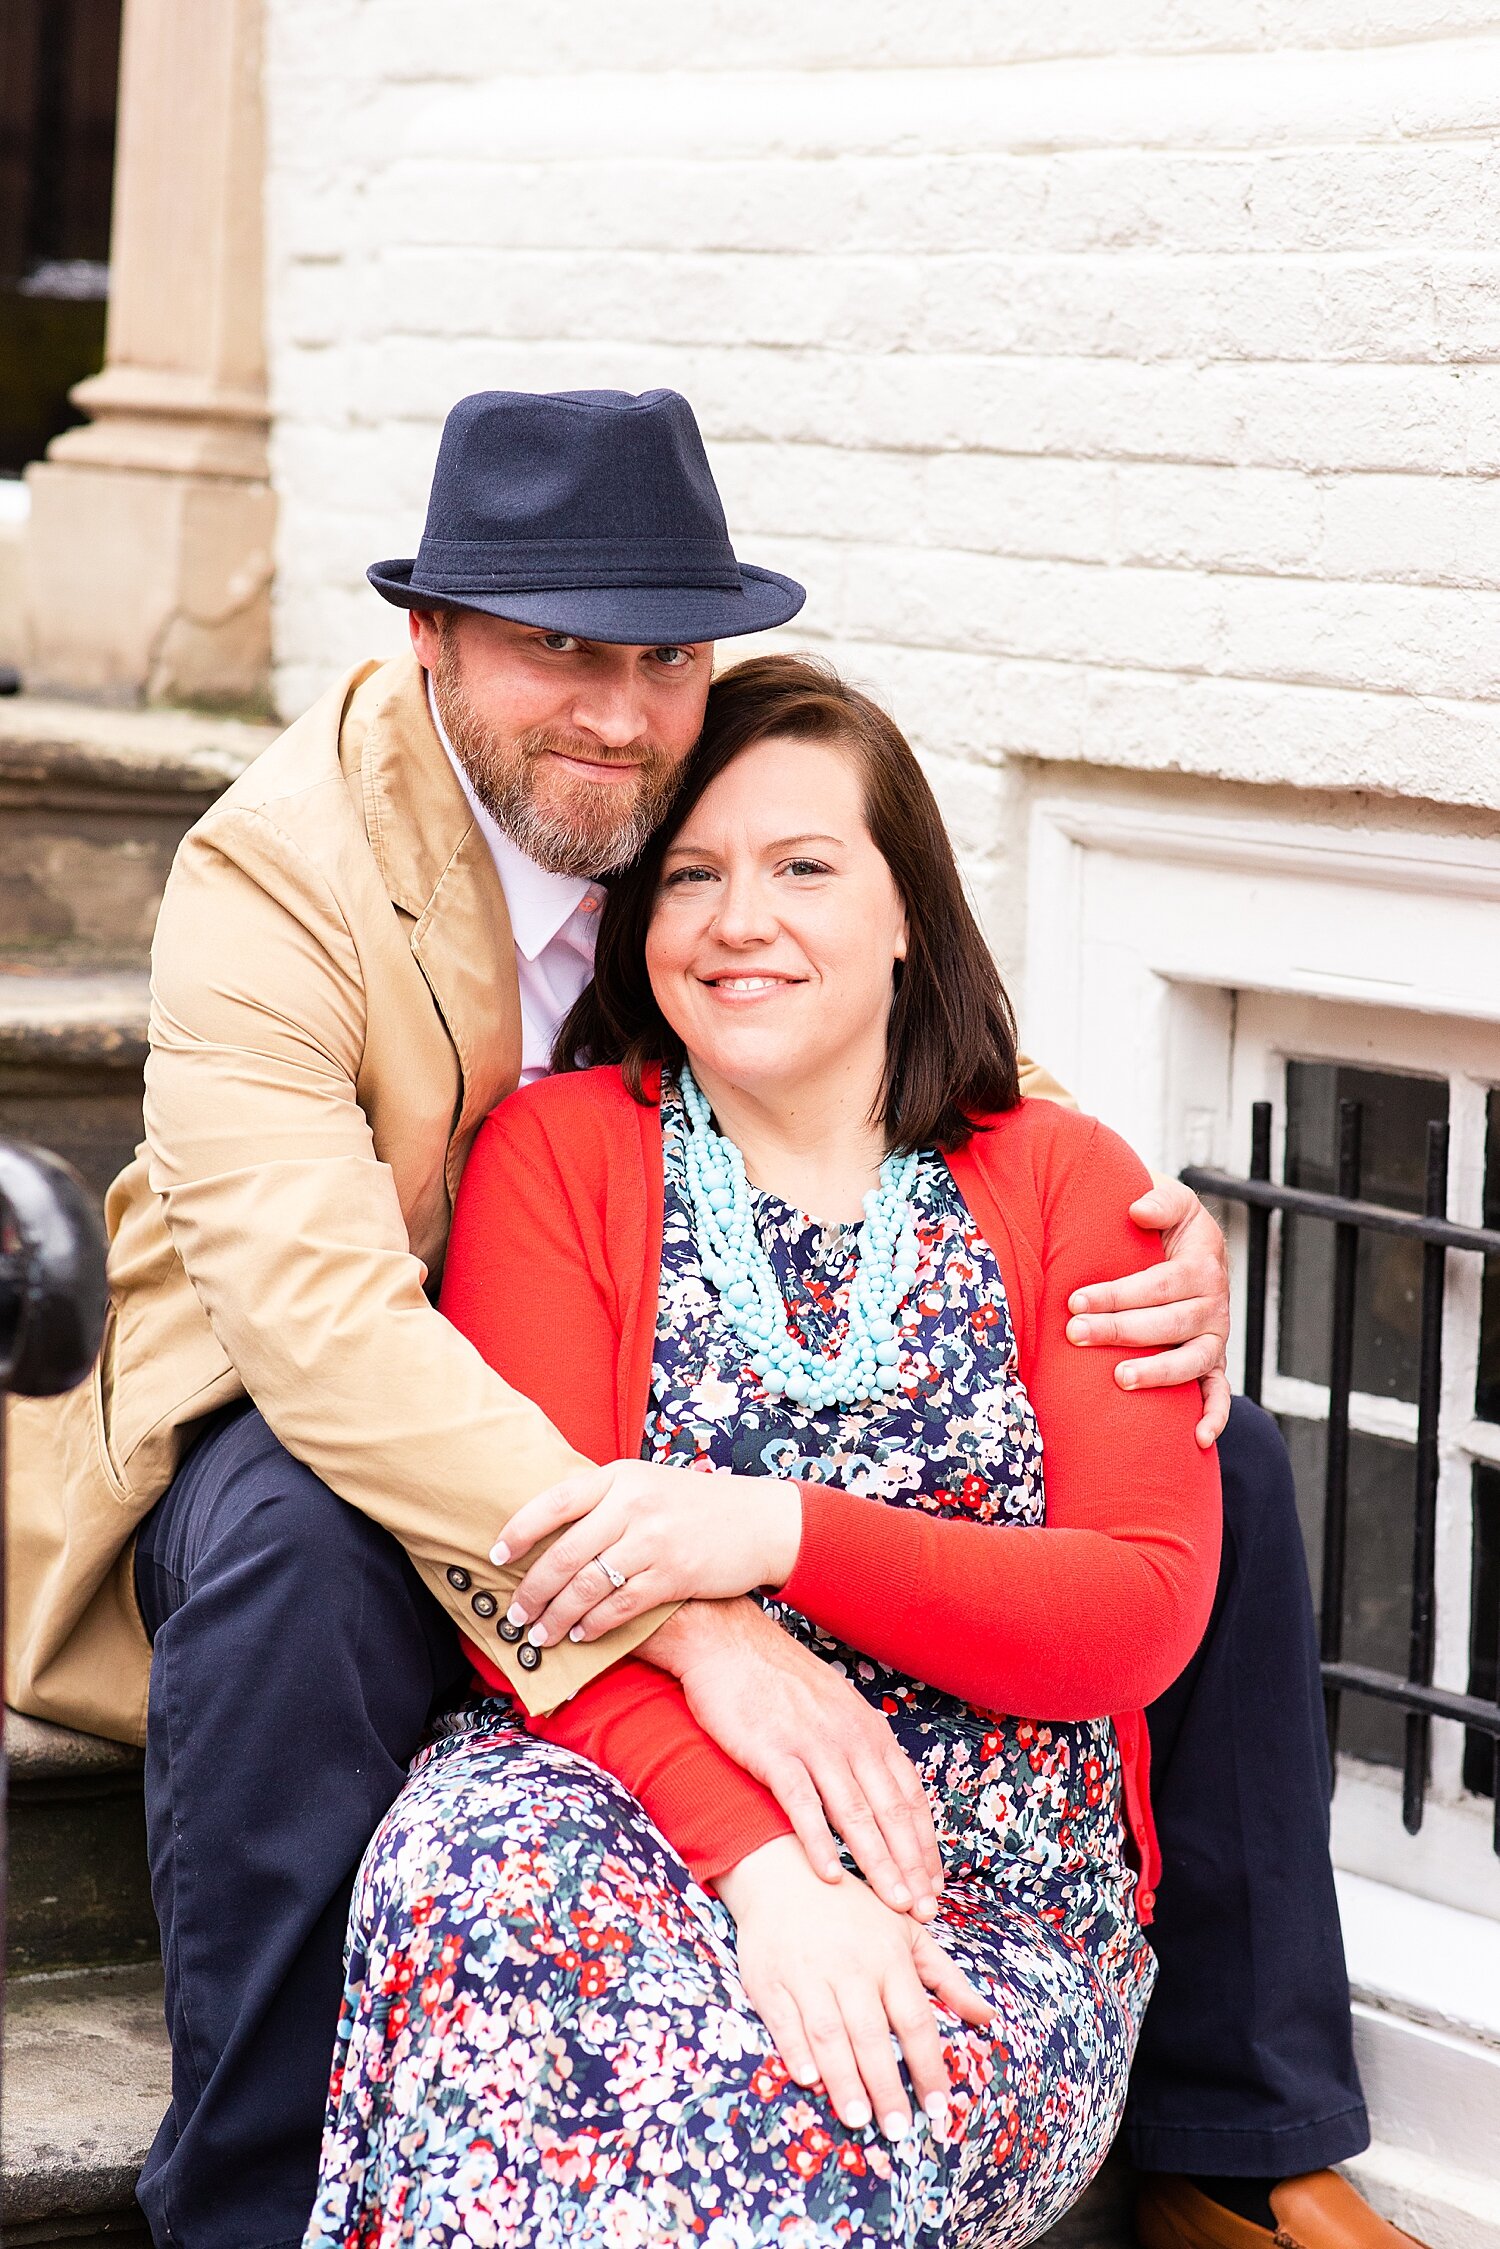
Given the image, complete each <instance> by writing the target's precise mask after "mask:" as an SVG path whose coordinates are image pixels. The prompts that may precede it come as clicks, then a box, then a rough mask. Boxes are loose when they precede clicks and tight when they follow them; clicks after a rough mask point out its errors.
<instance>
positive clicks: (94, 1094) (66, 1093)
mask: <svg viewBox="0 0 1500 2249" xmlns="http://www.w3.org/2000/svg"><path fill="white" fill-rule="evenodd" d="M3 707H4V706H3V704H0V709H3ZM3 832H4V823H3V821H0V834H3ZM149 999H150V988H149V981H148V976H147V972H146V970H145V969H144V968H143V967H128V966H126V967H121V966H114V967H96V968H89V969H72V970H62V969H58V968H56V967H44V966H40V965H39V964H38V963H37V962H36V961H34V960H25V959H17V958H16V957H15V956H14V955H7V954H5V953H3V952H0V1138H6V1139H13V1140H29V1141H33V1142H35V1143H36V1144H37V1145H39V1146H41V1147H44V1148H51V1149H53V1150H54V1151H55V1152H56V1153H57V1154H58V1155H60V1156H64V1157H66V1159H67V1161H68V1162H69V1163H71V1164H74V1165H76V1166H77V1168H78V1170H79V1171H81V1172H82V1174H83V1176H84V1178H85V1179H87V1180H88V1182H89V1184H90V1185H91V1186H92V1187H93V1188H94V1190H95V1192H96V1193H97V1194H98V1195H99V1197H100V1198H101V1200H102V1199H103V1195H104V1191H105V1189H106V1188H107V1187H108V1185H109V1183H110V1181H111V1179H113V1177H114V1175H115V1173H116V1172H117V1171H118V1170H119V1169H120V1167H121V1166H122V1165H123V1164H125V1163H127V1162H128V1161H129V1159H130V1157H131V1154H132V1153H133V1151H134V1149H135V1146H136V1143H137V1141H138V1140H139V1139H140V1137H141V1072H142V1069H143V1067H144V1065H145V1060H146V1014H147V1007H148V1004H149Z"/></svg>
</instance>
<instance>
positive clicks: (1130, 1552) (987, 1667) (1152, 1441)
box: [782, 1114, 1219, 1718]
mask: <svg viewBox="0 0 1500 2249" xmlns="http://www.w3.org/2000/svg"><path fill="white" fill-rule="evenodd" d="M1057 1121H1058V1123H1059V1124H1062V1122H1063V1118H1062V1115H1061V1114H1060V1115H1059V1117H1058V1120H1057ZM1144 1183H1145V1173H1144V1171H1143V1168H1142V1166H1141V1164H1140V1163H1139V1161H1138V1160H1137V1158H1136V1157H1135V1156H1134V1155H1133V1154H1132V1153H1131V1151H1130V1150H1129V1149H1128V1148H1127V1147H1126V1146H1125V1144H1124V1142H1123V1141H1121V1140H1119V1139H1117V1138H1116V1136H1115V1135H1114V1134H1113V1133H1112V1132H1109V1131H1108V1130H1107V1129H1106V1128H1105V1127H1104V1126H1102V1125H1099V1124H1095V1123H1092V1121H1090V1120H1085V1119H1082V1118H1075V1117H1069V1118H1067V1129H1066V1130H1062V1131H1058V1132H1057V1133H1054V1134H1044V1135H1042V1136H1041V1160H1040V1162H1039V1165H1038V1178H1037V1187H1038V1201H1039V1208H1040V1224H1041V1241H1040V1245H1039V1246H1040V1253H1041V1268H1042V1275H1041V1284H1040V1289H1039V1293H1038V1297H1037V1303H1036V1307H1035V1313H1034V1317H1033V1319H1032V1322H1031V1330H1032V1332H1031V1333H1030V1334H1029V1335H1028V1336H1026V1337H1025V1338H1024V1339H1023V1343H1022V1351H1021V1369H1022V1374H1023V1377H1024V1379H1025V1382H1026V1385H1027V1389H1028V1391H1029V1393H1030V1396H1031V1401H1032V1404H1033V1406H1034V1408H1035V1410H1036V1417H1037V1422H1038V1425H1039V1427H1040V1430H1041V1435H1042V1450H1043V1463H1044V1473H1045V1477H1046V1490H1047V1523H1046V1527H1045V1529H1030V1528H1023V1527H1019V1526H1014V1525H1006V1524H995V1525H989V1524H979V1523H966V1522H951V1521H937V1520H934V1519H933V1518H932V1517H930V1516H925V1515H919V1514H917V1513H915V1512H913V1511H910V1510H903V1509H898V1508H892V1507H883V1506H880V1505H877V1504H874V1503H872V1502H870V1501H867V1500H862V1499H858V1498H855V1497H852V1496H851V1495H850V1494H849V1493H847V1492H842V1491H835V1490H832V1489H830V1488H829V1487H828V1486H826V1485H820V1484H808V1485H804V1486H803V1487H802V1490H803V1510H802V1526H803V1527H802V1544H801V1548H800V1551H799V1553H798V1558H797V1565H796V1568H795V1569H794V1570H793V1572H792V1575H791V1577H790V1578H789V1579H788V1580H787V1582H786V1584H785V1586H784V1587H783V1588H782V1598H783V1599H785V1600H788V1601H790V1602H791V1603H792V1604H793V1606H794V1607H796V1608H799V1609H801V1610H802V1612H803V1614H804V1615H806V1616H808V1617H810V1618H811V1619H812V1620H813V1621H814V1622H815V1623H817V1624H819V1625H821V1626H823V1627H824V1629H825V1630H827V1631H829V1632H833V1633H835V1634H836V1635H837V1636H838V1637H839V1638H840V1639H843V1640H846V1641H848V1642H849V1643H850V1644H851V1645H852V1646H855V1647H858V1648H861V1649H863V1650H864V1651H865V1653H866V1654H868V1655H872V1656H875V1657H878V1658H879V1659H880V1660H881V1661H882V1662H885V1663H890V1664H893V1665H896V1666H897V1667H898V1668H900V1669H902V1670H905V1671H910V1672H913V1673H915V1674H916V1676H917V1677H918V1678H921V1679H925V1680H926V1681H927V1682H928V1683H929V1684H930V1685H932V1686H935V1687H941V1688H945V1689H946V1690H947V1691H948V1692H949V1693H952V1694H957V1695H961V1696H963V1698H964V1699H965V1700H966V1701H969V1702H973V1703H977V1704H978V1705H979V1706H980V1708H982V1709H988V1710H1003V1711H1010V1712H1014V1713H1016V1714H1017V1715H1020V1716H1025V1717H1036V1718H1097V1717H1108V1716H1111V1715H1113V1714H1114V1713H1116V1712H1120V1711H1128V1710H1139V1709H1142V1708H1144V1706H1145V1705H1146V1704H1147V1703H1148V1702H1151V1701H1152V1700H1154V1698H1155V1697H1156V1696H1157V1695H1159V1694H1160V1693H1162V1691H1163V1690H1164V1689H1165V1688H1166V1687H1168V1686H1169V1685H1170V1684H1171V1682H1172V1681H1173V1679H1175V1678H1176V1677H1177V1675H1178V1673H1179V1672H1180V1671H1181V1670H1182V1668H1183V1666H1184V1665H1185V1664H1186V1663H1187V1661H1188V1659H1189V1657H1190V1656H1191V1655H1192V1653H1193V1650H1194V1649H1195V1648H1196V1646H1197V1644H1198V1641H1199V1639H1200V1638H1201V1636H1202V1633H1203V1629H1204V1626H1205V1624H1206V1623H1207V1621H1208V1613H1209V1608H1210V1606H1211V1604H1212V1601H1213V1592H1214V1585H1215V1582H1216V1577H1217V1571H1218V1554H1219V1480H1218V1462H1217V1457H1216V1456H1215V1455H1214V1454H1213V1453H1205V1452H1203V1451H1202V1450H1201V1449H1200V1448H1199V1446H1198V1445H1197V1443H1196V1441H1195V1438H1194V1434H1193V1432H1194V1428H1195V1426H1196V1423H1197V1419H1198V1414H1199V1410H1200V1408H1199V1402H1198V1386H1197V1384H1196V1383H1189V1384H1183V1385H1181V1386H1179V1387H1178V1388H1176V1389H1171V1390H1141V1391H1135V1392H1127V1391H1122V1390H1121V1389H1120V1388H1119V1386H1118V1384H1117V1383H1116V1382H1115V1380H1114V1369H1115V1366H1116V1365H1117V1364H1118V1362H1119V1360H1120V1359H1121V1358H1123V1357H1125V1356H1127V1354H1126V1353H1124V1352H1111V1351H1104V1350H1081V1349H1079V1348H1078V1347H1077V1346H1076V1345H1074V1344H1070V1343H1069V1342H1068V1341H1067V1339H1066V1336H1065V1333H1064V1328H1065V1324H1066V1320H1067V1302H1068V1298H1069V1296H1070V1295H1071V1293H1072V1291H1073V1290H1074V1289H1076V1288H1080V1287H1082V1286H1083V1285H1084V1283H1085V1282H1087V1281H1094V1280H1097V1279H1098V1276H1099V1275H1100V1273H1101V1272H1103V1273H1111V1274H1118V1273H1127V1272H1136V1271H1139V1270H1140V1269H1141V1268H1142V1267H1143V1266H1145V1265H1148V1264H1151V1263H1152V1262H1154V1260H1155V1257H1156V1256H1157V1254H1158V1244H1157V1242H1156V1239H1155V1237H1153V1236H1150V1235H1148V1234H1146V1233H1144V1232H1143V1231H1142V1230H1141V1229H1140V1228H1139V1227H1137V1226H1135V1225H1133V1224H1132V1222H1131V1220H1130V1218H1129V1216H1128V1208H1129V1205H1130V1203H1131V1202H1132V1201H1133V1200H1134V1198H1135V1197H1136V1196H1137V1195H1139V1194H1140V1193H1142V1192H1143V1189H1144Z"/></svg>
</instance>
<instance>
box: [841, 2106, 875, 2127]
mask: <svg viewBox="0 0 1500 2249" xmlns="http://www.w3.org/2000/svg"><path fill="white" fill-rule="evenodd" d="M869 2121H870V2111H869V2110H868V2109H867V2108H866V2107H865V2104H864V2102H863V2101H851V2102H850V2104H849V2106H848V2108H847V2109H846V2110H845V2111H844V2122H845V2123H846V2124H847V2125H848V2127H849V2129H850V2131H851V2132H862V2131H863V2130H864V2128H865V2126H866V2125H867V2124H868V2123H869Z"/></svg>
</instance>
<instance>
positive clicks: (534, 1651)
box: [516, 1640, 542, 1671]
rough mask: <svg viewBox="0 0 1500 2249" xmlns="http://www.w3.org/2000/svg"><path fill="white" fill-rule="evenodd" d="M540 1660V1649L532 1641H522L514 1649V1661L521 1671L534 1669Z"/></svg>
mask: <svg viewBox="0 0 1500 2249" xmlns="http://www.w3.org/2000/svg"><path fill="white" fill-rule="evenodd" d="M541 1660H542V1651H541V1649H540V1648H539V1647H537V1646H536V1645H535V1644H534V1643H533V1642H532V1641H530V1640H526V1641H523V1642H522V1644H521V1646H520V1647H519V1648H517V1650H516V1661H517V1663H518V1664H519V1665H520V1666H521V1669H522V1670H523V1671H535V1669H536V1667H537V1665H538V1664H539V1663H540V1662H541Z"/></svg>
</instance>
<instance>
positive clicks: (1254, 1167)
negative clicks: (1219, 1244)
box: [1245, 1101, 1271, 1405]
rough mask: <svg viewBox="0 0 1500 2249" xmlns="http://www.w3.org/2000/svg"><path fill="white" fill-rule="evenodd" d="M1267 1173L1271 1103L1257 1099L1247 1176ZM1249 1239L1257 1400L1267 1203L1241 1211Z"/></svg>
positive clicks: (1248, 1382)
mask: <svg viewBox="0 0 1500 2249" xmlns="http://www.w3.org/2000/svg"><path fill="white" fill-rule="evenodd" d="M1270 1176H1271V1104H1270V1102H1269V1101H1257V1102H1256V1103H1255V1105H1254V1107H1253V1108H1252V1109H1251V1111H1250V1177H1251V1178H1252V1179H1269V1178H1270ZM1245 1223H1246V1227H1247V1229H1248V1235H1249V1239H1248V1241H1247V1244H1246V1256H1245V1396H1246V1397H1247V1398H1250V1399H1252V1400H1253V1401H1254V1403H1255V1404H1256V1405H1259V1404H1260V1393H1261V1387H1262V1385H1263V1383H1264V1380H1265V1368H1266V1276H1267V1274H1268V1272H1269V1270H1270V1262H1271V1212H1270V1209H1269V1206H1267V1205H1264V1204H1258V1203H1251V1204H1250V1205H1249V1207H1248V1209H1247V1210H1246V1213H1245Z"/></svg>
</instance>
